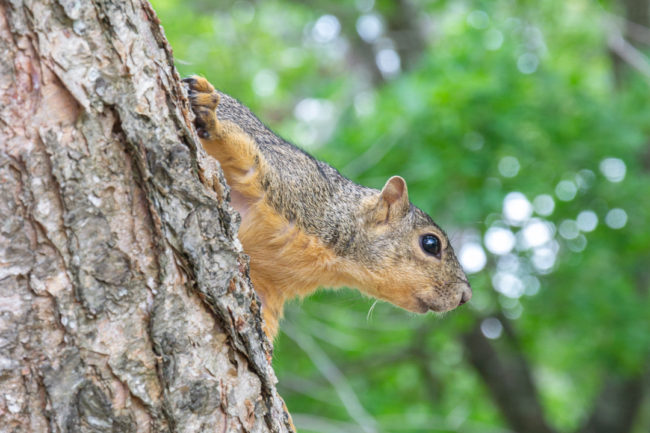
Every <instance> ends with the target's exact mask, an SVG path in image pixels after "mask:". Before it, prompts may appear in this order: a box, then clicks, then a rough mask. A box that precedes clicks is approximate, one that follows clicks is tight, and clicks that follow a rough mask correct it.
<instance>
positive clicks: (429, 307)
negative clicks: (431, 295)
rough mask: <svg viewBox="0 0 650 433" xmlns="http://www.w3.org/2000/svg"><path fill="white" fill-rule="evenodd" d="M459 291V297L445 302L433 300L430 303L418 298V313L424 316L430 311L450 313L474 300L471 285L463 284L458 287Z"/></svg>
mask: <svg viewBox="0 0 650 433" xmlns="http://www.w3.org/2000/svg"><path fill="white" fill-rule="evenodd" d="M457 286H458V287H457V288H458V290H457V292H458V293H457V296H455V297H454V298H455V299H453V300H452V299H444V300H439V299H432V300H429V301H428V302H427V301H425V300H424V299H422V298H420V297H418V296H416V297H415V299H416V300H417V311H416V312H418V313H421V314H424V313H426V312H428V311H435V312H438V313H443V312H445V311H450V310H453V309H454V308H456V307H460V306H461V305H463V304H464V303H466V302H467V301H469V300H470V299H471V298H472V289H471V287H470V285H469V284H468V283H466V282H463V283H462V284H459V285H457Z"/></svg>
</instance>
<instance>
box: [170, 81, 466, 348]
mask: <svg viewBox="0 0 650 433" xmlns="http://www.w3.org/2000/svg"><path fill="white" fill-rule="evenodd" d="M183 81H184V82H185V83H186V87H187V89H188V95H189V100H190V104H191V107H192V110H193V112H194V115H195V119H194V126H195V128H196V132H197V135H198V137H199V138H200V140H201V144H202V145H203V147H204V148H205V151H206V152H207V153H208V154H209V155H210V156H212V157H214V158H215V159H217V160H218V161H219V163H220V165H221V168H222V169H223V172H224V174H225V177H226V181H227V183H228V185H229V186H230V188H231V194H230V195H231V204H232V206H233V207H234V208H235V209H236V210H237V211H238V212H239V214H240V215H241V224H240V227H239V232H238V236H239V240H240V241H241V243H242V246H243V249H244V252H245V253H246V254H248V256H249V257H250V278H251V281H252V283H253V287H254V289H255V291H256V292H257V293H258V295H259V297H260V299H261V301H262V315H263V319H264V325H263V329H264V332H265V333H266V334H267V336H268V337H269V339H270V340H273V339H274V337H275V335H276V334H277V331H278V322H279V320H280V318H281V317H282V312H283V305H284V303H285V301H287V300H289V299H291V298H294V297H296V296H306V295H308V294H310V293H312V292H314V291H315V290H316V289H317V288H319V287H332V288H336V287H343V286H346V287H353V288H357V289H359V290H361V291H362V292H363V293H365V294H367V295H370V296H372V297H375V298H379V299H383V300H386V301H389V302H391V303H393V304H395V305H397V306H399V307H401V308H404V309H406V310H409V311H413V312H417V313H426V312H428V311H429V310H433V311H437V312H443V311H448V310H451V309H454V308H455V307H457V306H459V305H462V304H464V303H465V302H467V301H469V300H470V298H471V297H472V289H471V287H470V285H469V282H468V281H467V277H466V276H465V273H464V272H463V270H462V268H461V266H460V264H459V263H458V260H457V258H456V256H455V254H454V251H453V249H452V246H451V244H450V242H449V239H448V238H447V235H446V234H445V232H444V231H443V230H442V229H441V228H440V227H439V226H438V225H437V224H436V223H435V222H434V221H433V220H432V219H431V217H429V216H428V215H427V214H426V213H424V212H423V211H422V210H420V209H419V208H417V207H415V206H414V205H413V204H411V202H410V201H409V199H408V192H407V187H406V182H405V181H404V179H403V178H401V177H399V176H393V177H391V178H390V179H388V181H387V182H386V184H385V185H384V187H383V189H382V190H381V191H378V190H375V189H372V188H366V187H364V186H361V185H358V184H356V183H354V182H352V181H351V180H349V179H347V178H345V177H344V176H342V175H341V174H340V173H339V172H338V171H337V170H336V169H335V168H333V167H331V166H330V165H328V164H326V163H324V162H322V161H319V160H317V159H315V158H314V157H312V156H311V155H309V154H308V153H306V152H304V151H303V150H301V149H300V148H298V147H296V146H294V145H293V144H291V143H289V142H287V141H285V140H283V139H282V138H280V137H278V136H277V135H276V134H274V133H273V132H272V131H271V130H270V129H268V128H267V127H266V126H265V125H264V124H263V123H262V122H261V121H260V120H259V119H258V118H257V117H255V115H253V114H252V113H251V111H250V110H249V109H248V108H247V107H245V106H244V105H242V104H241V103H240V102H238V101H237V100H235V99H234V98H232V97H230V96H228V95H226V94H225V93H222V92H220V91H217V90H215V88H214V87H213V86H212V85H211V84H210V83H209V82H208V81H207V80H206V79H205V78H202V77H199V76H192V77H189V78H186V79H184V80H183Z"/></svg>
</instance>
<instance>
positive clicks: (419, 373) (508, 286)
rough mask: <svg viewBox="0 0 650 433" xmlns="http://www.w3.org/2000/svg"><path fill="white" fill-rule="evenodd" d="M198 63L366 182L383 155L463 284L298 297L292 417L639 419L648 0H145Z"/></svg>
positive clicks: (285, 379) (308, 422)
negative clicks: (456, 292)
mask: <svg viewBox="0 0 650 433" xmlns="http://www.w3.org/2000/svg"><path fill="white" fill-rule="evenodd" d="M153 5H154V7H155V9H156V10H157V12H158V14H159V16H160V18H161V20H162V24H163V26H164V29H165V31H166V34H167V36H168V38H169V40H170V42H171V44H172V46H173V48H174V53H175V57H176V61H177V66H178V69H179V70H180V72H181V74H182V75H189V74H193V73H198V74H202V75H204V76H206V77H207V78H208V79H210V80H211V81H212V82H213V83H215V84H216V85H217V86H218V87H219V88H220V89H222V90H223V91H225V92H227V93H229V94H231V95H233V96H235V97H236V98H238V99H240V100H241V101H242V102H244V103H245V104H246V105H248V106H249V107H251V109H252V110H253V111H254V112H255V113H256V114H257V115H258V116H259V117H260V118H261V119H262V120H263V121H264V122H265V123H267V124H268V125H270V126H271V127H272V128H273V129H274V130H275V131H276V132H278V133H279V134H280V135H282V136H284V137H285V138H286V139H288V140H290V141H292V142H294V143H296V144H298V145H299V146H301V147H303V148H305V149H306V150H308V151H309V152H311V153H313V154H315V155H316V156H317V157H319V158H320V159H324V160H326V161H328V162H329V163H331V164H332V165H334V166H335V167H337V168H339V169H340V170H341V172H342V173H343V174H344V175H346V176H348V177H350V178H352V179H354V180H355V181H357V182H359V183H362V184H365V185H368V186H372V187H375V188H379V187H381V185H383V183H384V182H385V180H386V179H387V178H388V177H389V176H390V175H393V174H400V175H402V176H403V177H404V178H405V179H406V180H407V182H408V185H409V192H410V196H411V200H412V201H413V202H414V203H415V204H416V205H418V206H419V207H421V208H422V209H424V210H425V211H427V212H429V213H430V214H431V215H432V216H433V217H434V219H436V221H437V222H438V223H439V224H441V225H442V226H443V227H445V228H447V230H448V231H449V233H450V235H451V238H452V242H453V243H454V245H455V248H456V251H457V253H458V256H459V258H460V260H461V262H462V264H463V266H464V267H465V269H466V271H467V273H468V274H469V277H470V281H471V283H472V286H473V288H474V298H473V299H472V301H471V302H470V304H469V305H468V306H467V307H463V308H460V309H458V310H456V311H454V312H452V313H448V314H446V315H444V316H443V317H436V316H432V315H426V316H416V315H413V314H409V313H407V312H404V311H401V310H399V309H397V308H395V307H393V306H391V305H388V304H384V303H375V302H374V301H373V300H371V299H367V298H364V297H362V296H360V295H359V294H358V293H357V292H354V291H349V290H341V291H337V292H332V291H322V292H320V293H319V294H317V295H315V296H313V297H311V298H310V299H308V300H305V301H304V302H300V303H298V302H296V303H295V304H293V305H291V306H290V307H289V308H288V309H287V312H286V320H285V322H284V324H283V326H282V331H283V333H282V334H281V335H280V337H279V339H278V340H277V341H276V348H275V356H274V364H275V368H276V372H277V374H278V377H279V380H280V383H279V389H280V390H281V393H282V395H283V396H284V398H285V399H286V402H287V405H288V407H289V409H290V411H291V412H292V414H293V416H294V420H295V422H296V425H297V427H298V429H299V431H301V432H323V433H327V432H513V431H514V432H519V433H528V432H530V433H536V432H558V433H559V432H581V433H591V432H594V433H595V432H603V433H604V432H607V433H612V432H613V433H617V432H621V433H623V432H632V433H641V432H647V431H649V430H650V380H649V379H650V371H649V367H648V365H649V362H648V361H650V301H649V293H648V289H649V285H650V104H649V103H648V101H649V92H648V90H649V87H650V86H649V83H650V59H649V58H648V52H649V49H648V48H649V46H650V28H649V27H650V26H649V24H650V23H649V14H650V12H649V2H648V0H621V1H618V2H617V1H601V2H594V1H587V0H575V1H569V2H564V1H560V0H547V1H543V2H527V1H514V0H504V1H473V0H466V1H460V0H448V1H445V0H438V1H434V0H418V1H416V0H412V1H411V0H395V1H385V0H356V1H348V2H342V1H336V2H331V1H323V0H309V1H304V2H298V1H283V0H271V1H259V2H252V1H242V0H238V1H219V2H213V1H208V0H193V1H188V0H155V1H153Z"/></svg>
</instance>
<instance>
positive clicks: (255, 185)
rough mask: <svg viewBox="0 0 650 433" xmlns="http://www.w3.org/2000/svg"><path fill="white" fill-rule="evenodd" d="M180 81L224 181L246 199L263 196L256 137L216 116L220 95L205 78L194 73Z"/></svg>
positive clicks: (197, 124)
mask: <svg viewBox="0 0 650 433" xmlns="http://www.w3.org/2000/svg"><path fill="white" fill-rule="evenodd" d="M183 81H185V82H186V83H187V85H188V88H189V97H190V100H191V102H192V109H193V111H194V115H195V116H196V118H195V120H194V123H195V125H196V132H197V134H198V135H199V137H200V138H201V143H202V144H203V148H204V149H205V150H206V152H208V154H209V155H210V156H212V157H213V158H215V159H216V160H218V161H219V163H220V164H221V168H222V169H223V172H224V174H225V176H226V181H227V182H228V184H229V185H230V187H231V188H232V189H233V190H234V191H235V192H236V193H237V194H240V195H241V196H243V198H244V199H246V200H256V199H258V198H259V197H261V196H262V191H261V188H260V182H259V176H260V174H261V171H262V170H263V167H262V166H263V164H264V161H263V158H262V156H261V155H260V152H259V150H258V147H257V144H256V143H255V140H254V139H253V137H251V136H250V135H248V134H246V133H245V132H244V131H242V129H241V128H240V127H239V126H238V125H237V124H235V123H233V122H229V121H223V120H219V119H218V118H217V113H216V108H217V106H218V105H219V99H220V97H219V94H218V93H217V92H216V91H215V90H214V87H212V84H210V83H209V82H208V81H207V80H206V79H205V78H202V77H198V76H193V77H190V78H186V79H185V80H183Z"/></svg>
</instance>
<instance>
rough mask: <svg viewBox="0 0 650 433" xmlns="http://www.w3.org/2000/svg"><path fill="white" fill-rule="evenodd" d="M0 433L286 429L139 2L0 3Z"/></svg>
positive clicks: (229, 226) (218, 213)
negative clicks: (33, 432) (0, 432)
mask: <svg viewBox="0 0 650 433" xmlns="http://www.w3.org/2000/svg"><path fill="white" fill-rule="evenodd" d="M0 59H1V60H0V103H1V104H2V106H1V108H0V431H93V432H135V431H138V432H139V431H179V432H180V431H183V432H184V431H217V432H240V431H241V432H244V431H246V432H287V431H292V430H293V428H292V427H291V423H290V420H289V416H288V414H287V413H286V410H285V408H284V404H283V402H282V400H281V398H280V397H279V395H278V394H277V391H276V389H275V382H276V379H275V375H274V373H273V370H272V368H271V364H270V353H271V346H270V343H269V342H268V340H266V337H265V336H264V334H263V332H262V328H261V318H260V312H259V305H260V304H259V301H258V299H257V297H256V295H255V293H254V291H253V290H252V288H251V285H250V282H249V279H248V275H247V273H248V264H247V259H246V258H245V256H244V255H243V253H242V251H241V246H240V244H239V242H238V241H237V239H236V233H237V227H238V216H237V215H236V213H235V212H234V211H233V210H232V208H231V207H230V206H229V204H228V200H229V199H228V195H229V191H228V188H227V186H226V185H225V182H224V179H223V175H222V173H221V171H220V168H219V167H218V164H217V163H216V162H215V161H214V160H212V159H210V158H208V157H207V156H206V155H205V154H204V152H203V150H202V149H201V147H200V144H199V142H198V139H197V137H196V136H195V134H194V132H193V129H192V127H191V124H192V118H191V117H192V115H191V112H190V110H189V105H188V101H187V99H186V96H185V92H184V89H183V88H182V86H181V84H180V82H179V76H178V73H177V72H176V70H175V68H174V66H173V61H172V56H171V49H170V48H169V46H168V44H167V42H166V40H165V37H164V35H163V32H162V30H161V28H160V25H159V21H158V19H157V17H156V15H155V13H154V12H153V10H152V9H151V7H150V5H149V4H148V3H147V2H146V1H144V0H123V1H103V0H92V1H90V0H88V1H80V0H58V1H54V0H13V1H5V0H1V1H0Z"/></svg>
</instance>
